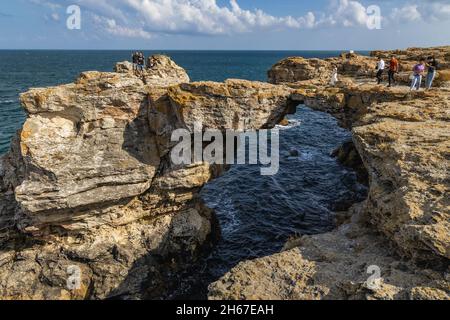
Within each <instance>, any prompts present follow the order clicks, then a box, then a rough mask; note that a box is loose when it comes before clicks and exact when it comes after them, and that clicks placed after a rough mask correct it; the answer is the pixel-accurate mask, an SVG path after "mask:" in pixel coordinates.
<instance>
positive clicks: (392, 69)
mask: <svg viewBox="0 0 450 320" xmlns="http://www.w3.org/2000/svg"><path fill="white" fill-rule="evenodd" d="M398 71H399V64H398V60H397V58H396V57H395V56H392V57H391V61H390V64H389V72H388V76H389V85H388V87H391V85H392V84H394V85H395V74H396V73H397V72H398Z"/></svg>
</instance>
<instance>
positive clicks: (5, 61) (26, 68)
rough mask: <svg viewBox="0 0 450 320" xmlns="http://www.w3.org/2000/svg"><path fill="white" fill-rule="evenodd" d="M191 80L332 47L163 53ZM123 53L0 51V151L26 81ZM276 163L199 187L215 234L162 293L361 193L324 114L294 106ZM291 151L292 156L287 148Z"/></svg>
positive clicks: (192, 289) (52, 79)
mask: <svg viewBox="0 0 450 320" xmlns="http://www.w3.org/2000/svg"><path fill="white" fill-rule="evenodd" d="M151 53H165V54H168V55H169V56H171V57H172V58H173V59H174V60H175V61H176V63H178V64H179V65H181V66H182V67H184V68H185V69H186V70H187V71H188V73H189V75H190V77H191V79H192V80H193V81H198V80H214V81H223V80H225V79H227V78H242V79H249V80H259V81H265V80H266V79H267V76H266V73H267V70H268V69H269V68H270V67H271V66H272V65H273V64H275V63H276V62H277V61H279V60H281V59H283V58H285V57H289V56H303V57H307V58H310V57H318V58H326V57H332V56H336V55H338V54H339V52H313V51H308V52H305V51H303V52H272V51H267V52H233V51H212V52H206V51H201V52H192V51H186V52H184V51H169V52H164V51H162V52H146V55H149V54H151ZM129 55H130V52H126V51H91V52H89V51H0V154H2V153H4V152H6V151H7V149H8V147H9V141H10V138H11V137H12V135H13V134H14V132H15V131H16V130H17V129H19V128H20V127H21V125H22V123H23V121H24V117H25V115H24V113H23V111H22V109H21V107H20V105H19V102H18V94H19V93H20V92H23V91H25V90H27V89H28V88H30V87H36V86H38V87H42V86H49V85H57V84H62V83H68V82H72V81H73V80H74V79H75V78H76V77H77V75H78V74H79V73H80V72H82V71H86V70H101V71H111V70H112V67H113V66H114V64H115V62H117V61H121V60H126V59H128V58H129ZM280 130H281V135H280V143H281V150H280V155H281V160H280V161H281V163H280V171H279V173H278V174H277V175H276V176H272V177H270V176H269V177H263V176H261V175H260V171H259V167H258V166H234V167H232V168H231V170H230V171H229V172H228V173H226V174H225V175H224V176H222V177H220V178H218V179H217V180H215V181H213V182H211V183H209V184H208V185H207V186H206V187H205V188H204V190H203V191H202V196H203V198H204V199H205V200H206V202H207V204H208V205H209V206H210V207H212V208H214V209H215V210H216V213H217V216H218V219H219V222H220V225H221V227H222V238H221V240H220V241H219V243H218V244H217V247H216V248H215V249H214V251H213V252H212V254H211V255H209V256H208V257H206V258H205V259H204V260H202V261H201V262H200V263H199V265H198V266H196V267H195V268H196V269H195V270H194V271H192V270H191V271H189V270H188V271H187V272H186V273H183V274H180V275H179V277H180V281H178V282H177V285H176V287H175V288H173V292H172V294H171V295H170V296H169V297H172V298H173V297H183V298H189V297H191V295H193V296H194V297H197V298H198V297H204V294H205V290H206V287H207V285H208V284H209V283H210V282H211V281H214V280H216V279H217V278H218V277H220V276H221V275H223V274H224V273H225V272H227V271H228V270H229V269H230V268H232V267H233V266H235V265H236V264H237V263H239V262H240V261H243V260H248V259H253V258H257V257H261V256H264V255H269V254H272V253H274V252H277V251H279V250H280V249H281V248H282V247H283V245H284V244H285V242H286V240H287V239H288V237H289V236H292V235H294V234H317V233H323V232H326V231H328V230H331V229H332V228H333V215H334V209H335V208H336V207H341V206H342V205H341V204H342V203H352V202H355V201H361V200H363V199H364V198H365V195H366V190H365V188H364V187H363V186H361V185H360V184H358V183H357V181H356V175H355V173H354V172H352V171H351V170H350V169H347V168H344V167H343V166H342V165H340V164H339V163H338V162H337V161H336V159H334V158H332V157H331V156H330V154H331V153H332V151H333V150H334V149H335V148H337V147H338V146H339V145H341V144H342V143H343V142H345V141H347V140H349V139H350V138H351V135H350V133H349V132H348V131H346V130H344V129H341V128H339V127H338V125H337V123H336V120H335V119H334V118H332V117H331V116H329V115H327V114H324V113H320V112H314V111H312V110H310V109H308V108H306V107H304V106H300V107H299V109H298V112H297V113H296V114H295V115H292V116H290V126H289V127H286V128H280ZM293 149H295V150H297V151H298V152H299V155H298V156H291V155H290V154H291V152H290V151H291V150H293Z"/></svg>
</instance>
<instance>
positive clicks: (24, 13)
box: [0, 0, 450, 50]
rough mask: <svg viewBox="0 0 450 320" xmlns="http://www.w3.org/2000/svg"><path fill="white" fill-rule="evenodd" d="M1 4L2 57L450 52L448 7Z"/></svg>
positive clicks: (262, 0) (403, 3) (447, 3)
mask: <svg viewBox="0 0 450 320" xmlns="http://www.w3.org/2000/svg"><path fill="white" fill-rule="evenodd" d="M0 4H1V5H0V49H127V50H128V49H149V50H151V49H155V50H156V49H165V50H169V49H175V50H352V49H353V50H373V49H397V48H406V47H416V46H420V47H426V46H438V45H450V0H372V1H367V0H313V1H304V0H15V1H10V0H0ZM78 9H79V10H78Z"/></svg>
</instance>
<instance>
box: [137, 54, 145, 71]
mask: <svg viewBox="0 0 450 320" xmlns="http://www.w3.org/2000/svg"><path fill="white" fill-rule="evenodd" d="M144 67H145V56H144V54H143V53H142V52H139V54H138V56H137V68H138V73H139V74H142V72H143V71H144Z"/></svg>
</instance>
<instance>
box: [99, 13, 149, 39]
mask: <svg viewBox="0 0 450 320" xmlns="http://www.w3.org/2000/svg"><path fill="white" fill-rule="evenodd" d="M93 20H94V23H95V24H96V25H97V26H98V27H100V28H102V29H103V30H105V31H106V32H108V33H109V34H112V35H115V36H119V37H126V38H142V39H150V38H152V34H151V33H150V32H147V31H145V30H143V29H142V28H128V27H123V26H119V25H117V23H116V20H114V19H108V18H105V17H101V16H98V15H94V17H93Z"/></svg>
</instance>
